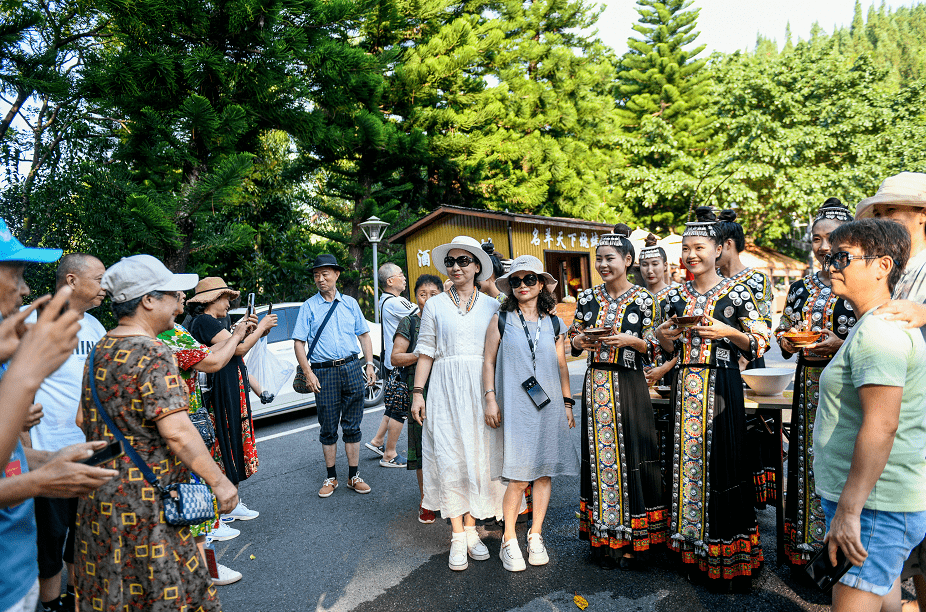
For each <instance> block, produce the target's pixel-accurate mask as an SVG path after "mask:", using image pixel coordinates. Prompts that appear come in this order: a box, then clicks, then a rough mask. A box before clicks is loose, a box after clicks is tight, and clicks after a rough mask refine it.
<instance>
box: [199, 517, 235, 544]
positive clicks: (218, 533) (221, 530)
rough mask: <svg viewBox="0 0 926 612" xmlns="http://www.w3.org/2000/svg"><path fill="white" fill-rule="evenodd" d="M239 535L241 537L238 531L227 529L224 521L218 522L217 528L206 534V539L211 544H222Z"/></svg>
mask: <svg viewBox="0 0 926 612" xmlns="http://www.w3.org/2000/svg"><path fill="white" fill-rule="evenodd" d="M239 535H241V532H240V531H238V530H237V529H233V528H232V527H229V526H228V525H227V524H226V523H225V522H224V521H219V526H218V528H216V529H213V530H212V531H210V532H209V533H207V534H206V538H207V539H209V540H212V541H213V542H224V541H225V540H233V539H235V538H237V537H238V536H239Z"/></svg>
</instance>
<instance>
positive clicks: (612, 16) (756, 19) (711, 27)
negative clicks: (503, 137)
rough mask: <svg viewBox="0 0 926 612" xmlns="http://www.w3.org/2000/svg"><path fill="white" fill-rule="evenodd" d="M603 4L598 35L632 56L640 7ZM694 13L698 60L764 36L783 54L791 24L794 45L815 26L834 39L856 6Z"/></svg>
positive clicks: (713, 7) (847, 1) (718, 6)
mask: <svg viewBox="0 0 926 612" xmlns="http://www.w3.org/2000/svg"><path fill="white" fill-rule="evenodd" d="M600 4H601V5H604V6H606V8H605V11H604V14H602V16H601V19H600V20H599V21H598V35H599V37H600V38H601V40H602V42H604V43H605V44H607V45H608V46H610V47H611V48H612V49H614V50H615V52H617V53H618V54H622V53H624V51H626V50H627V39H628V38H631V37H635V38H637V37H639V36H640V35H639V34H637V32H635V31H634V30H632V29H631V28H632V26H633V24H634V23H636V21H637V19H638V18H639V13H637V11H636V8H635V7H636V2H635V1H634V0H610V1H608V0H604V1H601V2H600ZM871 4H872V2H871V0H862V13H863V15H867V14H868V7H869V6H871ZM914 4H919V2H915V1H913V0H907V1H906V2H901V1H898V0H888V1H887V6H888V7H890V8H893V9H896V8H897V7H900V6H911V5H914ZM880 5H881V0H877V2H876V4H875V6H876V7H878V6H880ZM692 8H700V9H701V13H700V15H699V17H698V30H699V31H700V32H701V35H700V36H699V37H698V38H697V40H696V41H695V46H697V45H698V44H704V45H707V48H706V49H705V50H704V53H703V54H702V55H700V56H698V57H707V55H708V54H709V53H710V52H712V51H721V52H724V53H732V52H734V51H736V50H738V49H752V48H754V47H755V44H756V34H757V33H759V32H761V33H762V35H764V36H765V37H767V38H771V39H772V40H776V41H777V42H778V47H779V49H780V48H781V46H782V45H783V44H784V41H785V26H786V25H787V24H788V22H789V21H790V23H791V33H792V40H793V41H794V42H797V39H798V38H803V39H805V40H806V39H807V38H809V36H810V28H811V26H812V25H813V23H814V22H815V21H816V22H819V23H820V26H821V27H822V28H823V30H824V31H825V32H826V33H828V34H829V33H832V31H833V26H834V25H836V26H848V25H849V24H851V23H852V13H853V11H854V9H855V0H774V1H773V0H745V1H744V0H694V2H693V3H692Z"/></svg>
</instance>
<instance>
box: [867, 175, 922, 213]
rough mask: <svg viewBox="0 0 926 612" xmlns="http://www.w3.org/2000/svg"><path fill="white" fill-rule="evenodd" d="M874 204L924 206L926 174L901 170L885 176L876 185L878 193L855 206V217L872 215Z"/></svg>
mask: <svg viewBox="0 0 926 612" xmlns="http://www.w3.org/2000/svg"><path fill="white" fill-rule="evenodd" d="M875 204H902V205H904V206H920V207H926V174H923V173H922V172H901V173H900V174H895V175H894V176H889V177H887V178H886V179H884V182H883V183H881V186H880V187H878V193H876V194H875V195H873V196H872V197H870V198H865V199H864V200H862V201H861V202H859V203H858V206H856V207H855V218H856V219H870V218H871V217H873V216H874V206H875Z"/></svg>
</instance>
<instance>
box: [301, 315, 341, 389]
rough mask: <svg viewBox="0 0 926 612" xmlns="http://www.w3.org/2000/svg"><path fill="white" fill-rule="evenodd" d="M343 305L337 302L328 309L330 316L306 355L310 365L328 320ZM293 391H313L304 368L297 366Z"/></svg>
mask: <svg viewBox="0 0 926 612" xmlns="http://www.w3.org/2000/svg"><path fill="white" fill-rule="evenodd" d="M340 303H341V300H335V301H334V303H333V304H331V308H329V309H328V314H326V315H325V318H324V319H323V320H322V324H321V325H320V326H319V327H318V331H317V332H315V337H314V338H313V339H312V345H311V346H310V347H309V352H307V353H306V354H305V357H306V359H308V360H309V363H311V361H312V351H314V350H315V345H316V344H318V339H319V338H321V337H322V330H323V329H325V325H328V319H330V318H331V315H332V314H334V309H335V308H337V307H338V304H340ZM293 391H295V392H296V393H311V392H312V390H311V389H309V382H308V380H307V379H306V377H305V372H303V371H302V366H301V365H297V366H296V376H295V378H293Z"/></svg>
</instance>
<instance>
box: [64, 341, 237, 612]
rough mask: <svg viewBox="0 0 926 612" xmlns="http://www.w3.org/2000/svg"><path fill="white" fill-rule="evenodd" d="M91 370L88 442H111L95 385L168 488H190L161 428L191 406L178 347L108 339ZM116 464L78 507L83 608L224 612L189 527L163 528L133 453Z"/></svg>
mask: <svg viewBox="0 0 926 612" xmlns="http://www.w3.org/2000/svg"><path fill="white" fill-rule="evenodd" d="M88 369H89V368H88ZM90 374H91V373H90V372H88V371H85V372H84V383H83V384H84V394H83V397H82V398H81V402H80V408H81V411H82V415H83V430H84V433H85V434H86V435H87V439H88V440H106V441H107V442H112V441H113V436H112V434H111V433H110V432H109V431H108V428H107V427H106V424H105V423H104V422H103V420H102V418H101V417H100V416H99V415H98V414H97V409H96V406H95V404H94V402H93V399H92V396H91V392H90V387H89V384H90V383H91V382H92V383H93V384H96V385H97V392H98V393H99V397H100V403H101V404H102V406H103V409H104V410H106V411H107V413H108V414H109V415H110V416H111V417H112V419H113V421H115V423H116V425H117V426H118V427H119V429H121V430H122V433H123V434H125V436H126V438H128V440H129V441H130V442H131V444H132V446H133V447H134V448H135V450H136V451H138V454H139V455H141V457H142V458H143V459H144V460H145V462H146V463H147V464H148V465H149V466H151V470H152V471H153V472H154V473H155V474H156V475H157V476H158V478H159V480H160V481H161V483H162V484H163V485H165V486H166V485H170V484H174V483H178V482H187V481H188V480H189V478H190V472H189V470H188V469H187V467H186V466H185V465H184V464H183V463H182V462H181V461H180V459H179V458H178V457H177V456H176V455H174V454H173V453H172V452H171V450H170V448H169V447H168V446H167V443H166V442H165V440H164V438H162V437H161V435H160V434H159V433H158V429H157V424H156V421H157V420H158V419H160V418H161V417H164V416H167V415H169V414H172V413H174V412H178V411H181V410H187V394H186V392H185V390H184V387H183V383H182V381H181V378H180V374H179V372H178V370H177V365H176V363H175V361H174V357H173V355H172V354H171V351H170V349H169V348H167V347H166V346H164V344H163V343H161V342H159V341H157V340H155V339H154V338H149V337H147V336H130V337H124V338H117V337H113V336H104V337H103V339H102V340H100V342H99V343H98V344H97V349H96V357H95V363H94V371H93V372H92V376H90ZM114 463H115V465H114V468H115V469H117V470H119V472H120V474H119V476H117V477H116V478H114V479H113V480H111V481H109V482H107V483H106V484H104V485H103V486H102V487H100V488H99V489H97V490H96V491H95V492H93V493H91V494H90V495H87V496H85V497H81V498H80V500H79V501H78V504H77V533H76V542H75V544H76V545H75V548H76V550H75V555H74V563H75V565H76V566H77V567H78V568H79V569H78V571H77V584H76V588H77V602H78V609H79V610H81V612H91V611H99V610H103V611H105V612H124V611H125V610H145V611H152V612H167V611H172V612H173V611H176V610H207V611H211V610H215V611H217V610H220V609H221V606H220V604H219V598H218V595H217V594H216V589H215V586H213V584H212V580H211V579H210V577H209V571H208V570H207V569H206V567H205V565H204V563H203V561H202V557H201V556H200V554H199V551H198V550H197V549H196V544H195V543H194V542H193V538H192V537H191V534H190V530H189V528H188V527H175V526H173V525H168V524H167V523H165V522H164V520H163V518H162V512H161V508H162V506H161V498H160V494H159V492H158V491H157V490H156V489H155V488H154V487H152V486H151V485H149V484H148V482H147V481H146V480H145V479H144V477H143V476H142V475H141V473H140V472H139V470H138V469H137V468H136V467H135V465H134V464H133V463H132V461H131V460H130V459H129V458H128V456H123V457H121V458H119V459H117V460H116V461H115V462H114Z"/></svg>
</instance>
